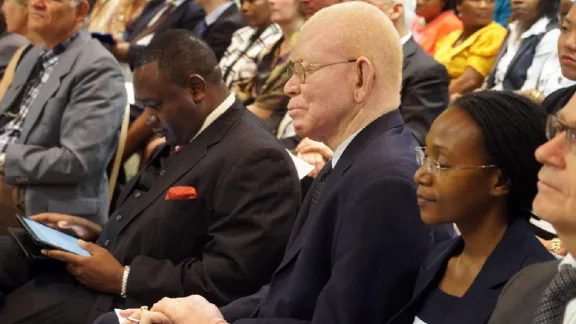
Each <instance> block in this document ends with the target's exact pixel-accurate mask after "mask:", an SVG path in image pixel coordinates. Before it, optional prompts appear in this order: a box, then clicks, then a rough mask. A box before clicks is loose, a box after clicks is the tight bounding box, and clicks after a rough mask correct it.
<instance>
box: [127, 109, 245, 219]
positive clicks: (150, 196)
mask: <svg viewBox="0 0 576 324" xmlns="http://www.w3.org/2000/svg"><path fill="white" fill-rule="evenodd" d="M243 113H245V109H244V108H241V105H239V104H238V102H236V103H235V104H234V105H232V107H230V109H229V110H228V111H226V112H225V113H224V114H223V115H222V116H220V117H219V118H218V119H216V120H215V121H214V122H213V123H212V125H210V126H209V127H208V128H207V129H206V130H204V131H203V132H202V133H201V134H200V135H199V136H198V137H197V138H196V139H194V140H193V141H192V142H191V143H190V144H189V145H186V146H185V147H184V148H183V149H182V151H180V152H179V153H177V155H176V156H175V157H174V158H173V159H174V160H173V161H172V162H171V163H170V166H169V167H168V168H167V169H166V173H165V174H164V175H163V176H161V177H160V178H159V179H158V180H157V181H156V182H155V183H154V185H153V186H152V187H151V188H150V190H149V191H148V193H146V194H145V195H144V196H143V198H142V203H141V204H138V207H136V208H134V209H133V210H132V211H131V214H132V215H138V214H140V213H142V212H143V211H144V210H145V209H146V208H148V206H150V204H152V203H153V202H154V201H156V200H158V199H162V200H164V196H165V195H166V192H167V191H168V189H169V188H170V187H171V186H172V185H173V184H174V183H175V182H177V181H178V180H179V179H180V178H182V176H184V175H185V174H187V173H189V172H190V170H192V169H194V167H195V166H196V165H197V164H198V162H200V161H201V160H202V159H203V158H204V157H205V156H206V155H207V153H208V151H209V149H210V147H211V146H213V145H215V144H217V143H218V142H220V141H221V140H222V138H223V137H224V135H225V134H226V133H227V132H228V130H229V128H230V127H231V126H232V125H233V124H234V123H236V122H237V120H238V119H239V118H240V117H241V116H242V114H243ZM164 149H165V148H164ZM137 177H138V178H139V177H140V174H139V175H138V176H137ZM136 180H137V179H136ZM135 183H136V182H133V183H132V184H131V186H130V188H126V190H124V191H125V192H123V193H122V195H121V196H122V197H123V198H124V199H126V196H127V195H129V194H130V193H131V190H132V189H133V188H134V184H135ZM127 189H130V190H127ZM199 195H202V193H199ZM128 223H129V222H127V223H125V224H124V226H123V228H124V227H126V225H128Z"/></svg>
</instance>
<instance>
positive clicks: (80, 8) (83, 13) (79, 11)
mask: <svg viewBox="0 0 576 324" xmlns="http://www.w3.org/2000/svg"><path fill="white" fill-rule="evenodd" d="M89 11H90V4H89V3H88V1H85V0H80V1H79V2H78V5H76V19H75V20H76V22H81V21H83V20H84V19H86V18H90V17H88V12H89Z"/></svg>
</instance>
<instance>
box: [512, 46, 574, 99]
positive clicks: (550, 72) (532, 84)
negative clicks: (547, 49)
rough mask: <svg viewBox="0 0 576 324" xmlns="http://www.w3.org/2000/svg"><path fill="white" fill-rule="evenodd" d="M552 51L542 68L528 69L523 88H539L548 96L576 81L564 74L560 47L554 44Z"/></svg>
mask: <svg viewBox="0 0 576 324" xmlns="http://www.w3.org/2000/svg"><path fill="white" fill-rule="evenodd" d="M551 50H552V52H551V53H550V54H549V55H548V56H547V57H545V58H544V63H543V64H542V66H541V68H540V69H530V70H528V78H527V79H526V82H524V85H523V86H522V89H521V90H523V91H524V90H534V89H536V90H538V91H540V92H542V93H544V96H545V97H547V96H548V95H549V94H551V93H552V92H554V91H556V90H558V89H561V88H566V87H570V86H572V85H574V84H576V82H574V81H572V80H568V79H566V78H565V77H564V75H562V67H561V66H560V59H559V58H558V47H557V46H554V47H553V48H552V49H551Z"/></svg>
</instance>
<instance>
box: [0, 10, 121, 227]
mask: <svg viewBox="0 0 576 324" xmlns="http://www.w3.org/2000/svg"><path fill="white" fill-rule="evenodd" d="M89 9H90V4H89V3H88V1H87V0H61V1H41V0H32V1H30V3H29V10H30V15H29V22H28V27H29V28H30V30H31V31H32V32H35V33H37V34H38V35H39V36H40V38H41V39H42V41H43V42H44V45H42V46H36V47H34V48H32V49H31V50H30V51H29V52H28V53H27V54H26V56H25V57H24V58H23V59H22V61H21V63H20V65H19V66H18V69H17V71H16V74H15V77H14V81H13V83H12V86H11V88H10V89H9V90H8V91H7V93H6V96H5V97H4V99H3V101H2V102H1V103H0V174H2V175H3V177H4V181H3V182H2V184H4V185H9V186H15V187H13V188H15V189H14V190H3V191H2V193H1V194H0V199H2V201H3V202H4V205H10V203H14V204H15V205H17V204H18V203H21V202H23V204H24V210H25V213H26V215H32V214H37V213H42V212H52V213H66V214H73V215H78V216H82V217H85V218H87V219H90V220H91V221H94V222H97V223H100V224H102V223H104V221H105V218H106V217H107V215H108V178H107V175H106V167H107V166H108V163H109V162H110V160H111V158H112V156H113V154H114V152H115V148H116V142H117V138H118V130H119V128H120V123H121V119H122V117H121V116H122V113H123V110H124V106H125V104H126V100H127V99H126V93H125V88H124V83H123V76H122V72H121V68H120V65H119V64H118V63H117V61H116V60H115V59H114V57H113V56H112V55H111V54H110V53H109V52H108V51H107V50H106V49H105V48H104V47H103V46H102V45H101V44H100V43H99V42H98V41H97V40H93V39H92V38H91V36H90V34H89V33H88V32H87V31H86V30H85V29H84V28H83V27H84V22H85V18H86V16H87V14H88V12H89ZM15 192H16V193H18V195H15V194H14V193H15ZM15 196H16V198H14V197H15ZM18 196H20V197H18ZM10 199H13V200H14V201H10ZM5 214H6V213H5ZM2 217H4V220H5V221H6V216H5V215H0V219H1V218H2ZM8 218H11V216H8ZM0 223H1V222H0ZM3 229H4V228H0V230H3Z"/></svg>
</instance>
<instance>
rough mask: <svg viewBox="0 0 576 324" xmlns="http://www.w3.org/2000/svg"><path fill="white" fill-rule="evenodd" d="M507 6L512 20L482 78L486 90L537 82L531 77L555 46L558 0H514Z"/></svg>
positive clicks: (539, 68)
mask: <svg viewBox="0 0 576 324" xmlns="http://www.w3.org/2000/svg"><path fill="white" fill-rule="evenodd" d="M511 7H512V16H513V17H514V21H513V22H511V23H510V24H509V26H508V35H507V36H506V39H505V40H504V43H503V44H502V47H501V48H500V51H499V52H498V56H497V58H496V62H495V63H494V67H493V68H492V71H491V72H490V75H489V76H488V78H487V79H486V84H485V88H487V89H491V90H510V91H515V90H520V89H522V87H523V86H524V84H525V83H526V82H536V84H538V83H539V81H538V80H533V79H534V78H537V76H538V75H539V72H540V71H541V70H542V67H543V65H544V63H545V61H546V59H547V58H548V56H549V55H550V54H551V53H552V52H553V51H554V48H555V47H556V45H557V41H558V36H559V34H560V31H559V30H558V9H559V7H560V0H514V1H512V2H511ZM535 96H536V93H535ZM533 99H534V100H535V101H538V99H539V98H538V97H535V98H533Z"/></svg>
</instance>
